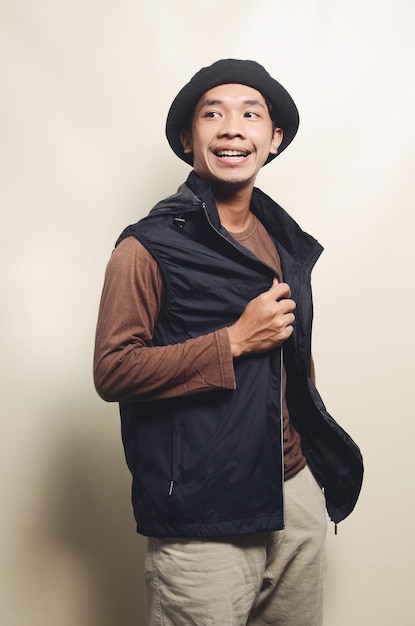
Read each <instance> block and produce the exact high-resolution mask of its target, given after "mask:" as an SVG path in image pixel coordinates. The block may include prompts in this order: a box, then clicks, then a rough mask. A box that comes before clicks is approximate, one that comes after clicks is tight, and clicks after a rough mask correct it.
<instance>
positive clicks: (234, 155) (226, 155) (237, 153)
mask: <svg viewBox="0 0 415 626" xmlns="http://www.w3.org/2000/svg"><path fill="white" fill-rule="evenodd" d="M214 154H215V156H217V157H219V158H220V159H243V158H245V157H247V156H249V155H250V152H249V151H248V150H215V151H214Z"/></svg>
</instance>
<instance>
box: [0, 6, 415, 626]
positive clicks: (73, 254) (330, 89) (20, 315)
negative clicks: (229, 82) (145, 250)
mask: <svg viewBox="0 0 415 626" xmlns="http://www.w3.org/2000/svg"><path fill="white" fill-rule="evenodd" d="M414 18H415V9H414V5H413V2H412V0H406V1H405V0H348V1H347V0H297V1H296V2H292V1H288V0H286V1H282V0H255V1H252V0H249V1H248V0H228V1H227V2H223V1H219V0H210V1H209V2H198V1H190V0H178V1H176V2H175V1H173V0H170V1H168V0H152V1H151V2H147V1H146V2H143V1H141V0H135V1H133V0H100V1H98V0H82V1H81V0H71V1H69V0H55V1H53V0H37V2H30V1H29V0H26V1H24V0H2V2H1V4H0V67H1V104H0V106H1V115H0V124H1V144H0V146H1V147H0V150H1V168H0V176H1V216H2V220H1V221H2V229H1V241H2V242H1V264H0V273H1V325H0V328H1V333H2V336H1V361H2V375H1V386H2V391H1V400H2V407H1V427H2V433H1V454H0V468H1V471H0V481H1V495H0V497H1V516H0V520H1V521H0V524H1V528H0V537H1V560H0V563H1V580H0V589H1V599H0V623H1V624H4V626H23V625H26V624H27V625H29V624H30V626H74V625H76V626H141V625H143V624H144V618H143V601H142V591H141V588H142V575H141V570H142V564H143V563H142V561H143V550H144V545H145V542H144V540H143V538H141V537H138V536H137V535H136V534H135V527H134V522H133V517H132V512H131V508H130V503H129V491H130V480H129V475H128V472H127V470H126V467H125V463H124V459H123V452H122V448H121V443H120V437H119V420H118V413H117V407H116V406H115V405H106V404H105V403H104V402H102V401H101V400H100V399H99V398H98V396H97V395H96V394H95V391H94V388H93V384H92V377H91V359H92V349H93V335H94V327H95V321H96V313H97V307H98V301H99V296H100V290H101V286H102V279H103V272H104V268H105V265H106V262H107V260H108V257H109V255H110V253H111V249H112V246H113V243H114V241H115V239H116V237H117V236H118V234H119V233H120V231H121V230H122V229H123V227H124V226H125V225H127V224H128V223H130V222H133V221H136V220H137V219H138V218H139V217H141V216H143V215H144V214H146V213H147V212H148V210H149V209H150V207H151V206H152V205H153V204H154V203H155V202H156V201H157V200H158V199H160V198H161V197H163V196H165V195H167V194H170V193H172V192H174V191H175V189H176V187H177V186H178V185H179V184H180V183H181V182H182V180H183V179H184V178H185V177H186V176H187V173H188V171H189V170H188V168H187V167H186V166H185V165H184V164H182V163H181V162H180V161H179V160H178V159H177V158H176V157H175V156H174V155H173V153H172V152H171V151H170V150H169V148H168V145H167V143H166V141H165V139H164V119H165V115H166V112H167V109H168V106H169V104H170V102H171V100H172V98H173V97H174V96H175V94H176V92H177V91H178V89H179V88H180V87H181V86H182V85H183V84H184V82H185V81H187V80H188V78H190V76H191V75H192V74H193V73H194V72H195V71H196V70H198V69H199V67H201V66H202V65H207V64H209V63H211V62H213V61H214V60H216V59H217V58H221V57H228V56H235V57H241V58H254V59H256V60H258V61H259V62H261V63H263V64H265V66H266V67H267V68H268V69H269V71H270V72H271V73H272V74H273V75H274V76H275V77H276V78H278V79H279V80H280V81H281V82H282V83H283V84H284V85H285V86H286V87H287V88H288V90H289V91H290V92H291V93H292V95H293V96H294V98H295V100H296V102H297V104H298V107H299V109H300V114H301V127H300V132H299V135H298V137H297V139H296V140H295V142H294V143H293V144H292V146H291V147H290V148H289V149H288V150H287V151H286V152H285V153H284V154H283V155H282V156H281V157H279V158H278V159H277V161H276V162H274V163H273V164H272V165H270V166H268V167H267V168H265V169H264V171H263V172H262V173H261V176H260V179H259V181H258V184H259V186H261V187H262V188H263V189H264V191H266V192H267V193H269V194H271V195H272V196H273V197H274V198H275V199H276V200H277V201H279V202H280V203H281V204H282V205H283V206H285V208H287V209H288V210H289V211H290V212H291V214H292V215H293V216H294V217H295V218H296V219H297V220H298V221H299V222H300V223H301V225H302V226H303V227H304V228H305V229H308V230H310V231H311V232H312V233H313V234H314V235H315V236H316V237H317V238H318V239H319V240H320V241H321V242H322V243H323V245H324V246H325V248H326V252H325V253H324V255H323V256H322V258H321V261H320V262H319V264H318V266H317V268H316V271H315V274H314V288H315V305H316V324H315V334H314V344H313V345H314V354H315V360H316V362H317V373H318V382H319V387H320V390H321V391H322V393H323V395H324V397H325V399H326V402H327V405H328V408H329V409H330V410H331V412H332V413H333V414H334V415H335V416H336V417H337V418H338V419H339V421H341V423H342V424H343V425H344V426H345V428H346V429H347V430H349V431H350V433H351V434H352V436H353V437H354V438H355V439H356V440H357V441H358V443H359V444H360V446H361V448H362V450H363V452H364V455H365V461H366V478H365V483H364V489H363V492H362V496H361V499H360V501H359V504H358V506H357V508H356V511H355V512H354V514H353V515H352V516H351V517H350V518H348V519H347V520H346V521H345V522H344V523H343V524H341V525H340V529H339V535H338V536H337V537H334V535H333V531H332V530H330V535H329V541H328V545H329V578H328V585H327V594H326V622H325V623H326V625H327V626H351V625H353V626H372V625H374V624H376V626H391V625H392V624H396V625H398V626H413V624H414V623H415V608H414V602H413V591H414V579H413V562H414V557H415V554H414V548H415V543H414V532H413V520H414V488H413V473H414V471H413V468H414V462H413V440H414V435H415V427H414V420H413V418H414V411H413V390H414V383H413V377H414V367H413V355H414V333H413V320H414V314H415V310H414V303H415V297H414V293H413V283H414V281H413V271H414V268H413V255H414V251H413V238H414V216H413V213H414V211H413V203H414V189H413V187H414V182H413V179H414V177H413V170H414V165H415V149H414V139H415V132H414V131H415V114H414V111H415V96H414V86H413V85H414V71H413V62H414V52H415V44H414V36H413V33H414V27H415V23H414V22H415V19H414ZM223 626H225V625H223Z"/></svg>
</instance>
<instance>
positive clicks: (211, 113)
mask: <svg viewBox="0 0 415 626" xmlns="http://www.w3.org/2000/svg"><path fill="white" fill-rule="evenodd" d="M203 117H209V118H212V117H213V118H215V117H220V113H219V111H205V113H204V114H203Z"/></svg>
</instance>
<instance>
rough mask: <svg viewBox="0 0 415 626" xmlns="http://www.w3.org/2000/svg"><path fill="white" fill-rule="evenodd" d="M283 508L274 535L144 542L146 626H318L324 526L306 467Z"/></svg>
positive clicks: (321, 508)
mask: <svg viewBox="0 0 415 626" xmlns="http://www.w3.org/2000/svg"><path fill="white" fill-rule="evenodd" d="M285 509H286V525H285V528H284V530H281V531H277V532H269V533H257V534H254V535H240V536H235V537H231V538H229V537H226V538H223V539H222V538H219V539H218V538H214V539H203V540H198V539H157V538H154V537H150V538H149V541H148V551H147V557H146V572H145V576H146V609H147V619H148V626H246V625H249V626H266V625H267V626H321V624H322V603H323V583H324V577H325V570H326V559H325V535H326V526H327V520H326V513H325V502H324V496H323V493H322V491H321V489H320V487H319V486H318V484H317V483H316V481H315V479H314V477H313V476H312V474H311V472H310V470H309V469H308V468H307V467H306V468H305V469H303V470H302V471H301V472H299V473H298V474H297V475H296V476H294V477H293V478H291V479H290V480H288V481H287V482H286V484H285Z"/></svg>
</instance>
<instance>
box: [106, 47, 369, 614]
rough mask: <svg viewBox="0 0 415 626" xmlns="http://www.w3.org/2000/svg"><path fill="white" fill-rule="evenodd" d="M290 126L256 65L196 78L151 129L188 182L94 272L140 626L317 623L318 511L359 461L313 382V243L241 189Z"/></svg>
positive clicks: (334, 505) (288, 101)
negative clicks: (137, 542)
mask: <svg viewBox="0 0 415 626" xmlns="http://www.w3.org/2000/svg"><path fill="white" fill-rule="evenodd" d="M297 129H298V112H297V108H296V106H295V104H294V102H293V100H292V98H291V96H290V95H289V94H288V93H287V91H286V90H285V89H284V88H283V87H282V86H281V85H280V84H279V83H278V82H277V81H276V80H274V79H273V78H271V76H270V75H269V74H268V72H267V71H266V70H265V69H264V68H263V67H262V66H261V65H259V64H257V63H255V62H254V61H242V60H236V59H225V60H221V61H218V62H216V63H214V64H213V65H211V66H209V67H206V68H203V69H201V70H200V71H199V72H198V73H197V74H196V75H195V76H194V77H193V78H192V79H191V80H190V82H189V83H188V84H187V85H185V86H184V87H183V89H182V90H181V91H180V92H179V94H178V95H177V96H176V98H175V100H174V101H173V104H172V105H171V108H170V111H169V114H168V117H167V124H166V134H167V139H168V141H169V143H170V146H171V147H172V149H173V150H174V152H175V153H176V154H177V156H179V157H180V158H181V159H183V160H184V161H186V162H187V163H188V164H189V165H191V166H192V167H193V171H192V172H191V173H190V175H189V178H188V179H187V181H186V183H184V184H183V185H182V186H181V187H180V188H179V191H178V192H177V193H176V194H175V195H173V196H171V197H169V198H167V199H165V200H163V201H161V202H160V203H159V204H158V205H156V207H154V209H152V211H150V213H149V215H148V216H147V217H146V218H144V219H143V220H141V221H139V222H138V223H137V224H134V225H132V226H129V227H128V228H127V229H126V230H125V231H124V232H123V233H122V235H121V236H120V238H119V239H118V241H117V244H116V248H115V250H114V252H113V254H112V256H111V259H110V261H109V264H108V267H107V272H106V277H105V283H104V288H103V293H102V299H101V305H100V311H99V318H98V325H97V334H96V349H95V362H94V376H95V384H96V388H97V391H98V393H99V394H100V395H101V396H102V398H104V399H105V400H107V401H116V402H119V403H120V413H121V422H122V437H123V443H124V447H125V454H126V459H127V463H128V466H129V468H130V470H131V473H132V476H133V496H132V497H133V506H134V513H135V517H136V521H137V530H138V532H140V533H142V534H144V535H147V536H148V538H149V539H148V551H147V558H146V609H147V618H148V624H149V626H162V625H163V626H171V625H175V626H187V625H190V624H193V625H195V626H228V625H229V626H230V625H233V626H244V625H246V624H249V625H250V626H253V625H256V626H259V625H262V626H265V625H270V624H272V625H275V626H319V625H320V624H321V623H322V599H323V583H324V576H325V547H324V546H325V533H326V509H327V511H328V513H329V516H330V518H331V519H332V521H333V522H335V523H336V524H337V523H338V522H340V521H341V520H342V519H344V518H345V517H346V516H347V515H349V513H351V511H352V510H353V508H354V506H355V504H356V501H357V498H358V495H359V491H360V487H361V482H362V475H363V465H362V458H361V454H360V451H359V449H358V447H357V446H356V444H355V443H354V442H353V441H352V439H351V438H350V437H349V436H348V435H347V434H346V433H345V431H344V430H343V429H342V428H341V427H340V426H339V425H338V424H337V423H336V422H335V421H334V420H333V418H332V417H331V416H330V415H329V414H328V413H327V411H326V409H325V407H324V405H323V402H322V400H321V398H320V396H319V394H318V392H317V390H316V387H315V381H314V368H313V363H312V358H311V326H312V296H311V287H310V274H311V270H312V268H313V266H314V264H315V262H316V261H317V259H318V257H319V256H320V254H321V252H322V248H321V246H320V244H319V243H318V242H317V241H316V240H315V239H313V238H312V237H311V236H310V235H308V234H306V233H305V232H303V231H302V230H301V229H300V227H299V226H298V225H297V224H296V222H295V221H294V220H293V219H292V218H291V217H290V216H289V215H288V214H287V213H286V212H285V211H284V210H283V209H282V208H281V207H280V206H279V205H278V204H276V203H275V202H274V201H273V200H272V199H271V198H269V197H268V196H267V195H265V194H264V193H262V192H261V191H260V190H259V189H257V188H255V187H254V184H255V179H256V176H257V174H258V172H259V170H260V169H261V167H263V166H264V165H265V164H267V163H269V162H270V161H271V160H273V159H274V158H275V157H276V156H277V154H279V153H281V152H282V151H283V150H284V149H285V148H286V147H287V146H288V145H289V144H290V142H291V141H292V139H293V138H294V136H295V134H296V132H297Z"/></svg>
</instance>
